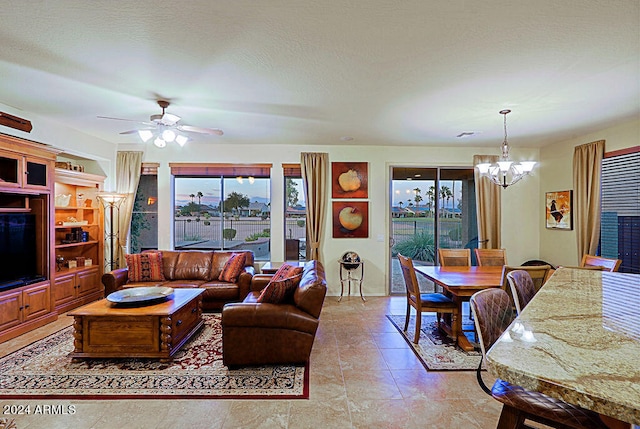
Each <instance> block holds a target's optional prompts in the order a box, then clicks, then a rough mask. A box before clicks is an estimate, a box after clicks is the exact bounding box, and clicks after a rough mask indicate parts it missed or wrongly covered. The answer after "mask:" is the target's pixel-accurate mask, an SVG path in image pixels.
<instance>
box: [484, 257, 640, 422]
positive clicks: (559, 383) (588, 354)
mask: <svg viewBox="0 0 640 429" xmlns="http://www.w3.org/2000/svg"><path fill="white" fill-rule="evenodd" d="M639 357H640V275H637V274H626V273H610V272H602V271H594V270H580V269H572V268H559V269H558V270H556V271H555V272H554V274H553V275H552V276H551V277H550V279H549V280H548V281H547V282H546V283H545V284H544V286H543V287H542V288H541V289H540V291H538V293H537V294H536V295H535V296H534V297H533V299H532V300H531V301H530V302H529V304H528V305H527V306H526V307H525V308H524V310H523V311H522V312H521V313H520V315H519V316H518V317H517V318H515V320H514V321H513V323H512V324H511V325H510V326H509V328H508V329H507V330H506V331H505V333H503V334H502V336H501V337H500V338H499V339H498V340H497V341H496V342H495V344H494V345H493V347H492V348H491V349H490V350H489V351H488V353H487V366H488V370H489V372H490V373H491V374H492V375H493V376H495V377H499V378H501V379H503V380H505V381H508V382H509V383H512V384H516V385H519V386H522V387H524V388H525V389H529V390H534V391H538V392H542V393H544V394H546V395H548V396H552V397H555V398H558V399H561V400H563V401H565V402H568V403H571V404H575V405H579V406H581V407H583V408H587V409H589V410H593V411H595V412H597V413H600V414H601V415H603V416H608V417H610V418H613V419H617V420H618V421H621V422H626V423H627V424H629V426H626V427H630V426H631V424H634V425H640V360H639ZM634 427H635V426H634Z"/></svg>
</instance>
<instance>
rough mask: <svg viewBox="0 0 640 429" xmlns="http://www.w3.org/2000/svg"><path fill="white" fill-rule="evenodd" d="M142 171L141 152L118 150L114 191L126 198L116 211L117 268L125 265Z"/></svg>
mask: <svg viewBox="0 0 640 429" xmlns="http://www.w3.org/2000/svg"><path fill="white" fill-rule="evenodd" d="M141 171H142V152H118V156H117V158H116V192H118V193H119V194H126V195H127V198H126V199H125V200H124V201H123V202H122V204H121V205H120V209H119V213H118V218H117V221H118V231H119V237H118V247H117V249H116V250H117V251H116V254H117V255H118V256H117V261H118V268H122V267H125V266H126V265H127V264H126V260H125V257H124V255H125V253H126V246H127V241H128V237H129V227H130V225H131V215H132V213H133V203H134V200H135V198H136V191H137V190H138V182H140V172H141Z"/></svg>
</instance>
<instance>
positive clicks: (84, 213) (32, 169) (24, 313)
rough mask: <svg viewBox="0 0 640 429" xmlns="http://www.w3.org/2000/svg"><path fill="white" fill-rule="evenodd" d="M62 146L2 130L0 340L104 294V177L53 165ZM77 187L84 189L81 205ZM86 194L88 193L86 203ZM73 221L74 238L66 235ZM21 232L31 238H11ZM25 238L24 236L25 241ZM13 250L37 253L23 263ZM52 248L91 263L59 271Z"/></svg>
mask: <svg viewBox="0 0 640 429" xmlns="http://www.w3.org/2000/svg"><path fill="white" fill-rule="evenodd" d="M60 153H61V150H59V149H56V148H53V147H51V146H48V145H45V144H40V143H36V142H32V141H29V140H24V139H21V138H18V137H14V136H9V135H5V134H0V216H2V217H3V218H4V219H6V221H3V224H2V228H4V229H5V231H3V232H2V233H3V236H2V237H1V238H2V240H3V243H0V244H1V246H0V249H1V251H2V254H0V258H4V260H3V261H0V269H2V270H3V272H2V273H0V275H1V276H2V277H0V280H1V281H0V343H2V342H4V341H6V340H9V339H11V338H14V337H17V336H18V335H21V334H24V333H26V332H28V331H30V330H32V329H35V328H37V327H40V326H43V325H45V324H47V323H50V322H52V321H54V320H55V319H56V318H57V317H58V314H59V313H62V312H65V311H67V310H70V309H72V308H75V307H78V306H80V305H83V304H85V303H87V302H90V301H93V300H96V299H100V298H102V297H103V287H102V285H101V283H100V277H101V275H102V271H103V269H102V263H103V250H102V249H103V239H104V229H103V228H104V226H103V220H102V219H103V217H102V216H103V215H102V209H101V208H100V204H99V203H98V201H97V200H96V199H95V193H96V192H98V191H100V190H101V189H102V186H103V182H104V177H102V176H96V175H92V174H85V173H80V172H75V171H69V172H65V171H59V170H58V171H57V170H56V168H55V165H56V158H57V156H58V154H60ZM63 192H64V193H66V194H65V195H70V197H69V201H70V202H69V203H68V204H66V205H65V206H63V207H56V204H55V202H56V195H57V194H58V193H60V194H62V193H63ZM78 194H83V197H84V198H83V200H82V201H83V203H82V206H81V207H78V201H79V200H78V198H77V197H78ZM87 199H92V202H91V204H90V206H89V205H88V203H86V200H87ZM12 215H16V216H12ZM26 218H28V219H29V220H28V222H27V221H24V223H25V224H27V223H28V225H29V226H28V227H19V228H22V229H19V232H17V233H15V234H14V231H13V229H14V226H13V225H15V224H19V223H20V222H23V219H26ZM69 219H71V221H70V220H69ZM73 220H75V221H77V222H78V224H75V225H74V223H73V222H72V221H73ZM73 228H75V230H74V232H75V233H76V235H78V237H77V238H78V239H77V240H75V239H74V238H73V237H70V240H66V238H67V234H70V233H71V232H72V229H73ZM0 230H1V229H0ZM7 230H11V232H7ZM23 230H27V231H28V233H25V232H24V231H23ZM82 232H86V234H82ZM23 235H24V236H28V237H29V239H25V240H22V239H21V238H16V237H22V236H23ZM34 235H35V239H34V237H33V236H34ZM85 239H86V240H85ZM22 241H29V243H28V246H27V245H23V243H22ZM24 249H27V250H24ZM18 250H22V253H23V254H24V255H29V257H27V259H29V258H33V259H34V260H35V261H33V260H31V259H29V261H28V263H24V264H23V263H22V260H23V259H20V258H22V257H21V256H19V255H22V254H21V253H20V252H19V251H18ZM56 256H62V257H63V258H64V259H65V261H68V260H74V261H76V257H81V258H80V260H82V257H84V258H85V260H87V259H91V264H90V265H87V266H85V265H84V263H83V264H82V265H81V266H79V267H76V268H68V267H67V266H64V267H63V266H61V267H60V271H56ZM16 258H17V259H16ZM14 264H15V266H19V267H20V269H17V270H15V271H16V274H15V276H14V277H16V278H15V279H14V278H13V277H12V275H13V274H12V272H13V271H14V266H13V265H14ZM24 267H28V270H27V271H28V275H24V274H25V272H23V271H25V270H26V268H24Z"/></svg>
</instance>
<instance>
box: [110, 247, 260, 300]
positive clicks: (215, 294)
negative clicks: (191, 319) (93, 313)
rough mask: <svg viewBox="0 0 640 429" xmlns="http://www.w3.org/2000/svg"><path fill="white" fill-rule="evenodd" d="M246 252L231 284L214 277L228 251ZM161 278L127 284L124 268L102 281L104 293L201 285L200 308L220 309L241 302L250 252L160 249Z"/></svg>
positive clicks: (248, 281) (249, 270)
mask: <svg viewBox="0 0 640 429" xmlns="http://www.w3.org/2000/svg"><path fill="white" fill-rule="evenodd" d="M240 252H243V253H246V254H247V256H246V259H245V267H244V271H243V272H241V273H240V275H239V276H238V279H237V280H236V282H235V283H229V282H224V281H221V280H218V276H219V275H220V272H221V271H222V268H223V267H224V264H225V263H226V262H227V260H229V257H230V256H231V254H232V253H240ZM162 263H163V266H164V267H163V268H164V277H165V279H166V280H165V281H160V282H136V283H130V282H129V281H128V280H129V276H128V269H127V268H120V269H117V270H113V271H111V272H109V273H105V274H104V275H103V276H102V283H103V284H104V286H105V293H106V294H107V295H108V294H110V293H111V292H114V291H117V290H120V289H122V288H126V287H142V286H168V287H173V288H202V289H205V291H204V293H203V294H202V309H203V310H205V311H207V310H220V309H221V308H222V307H223V306H224V304H226V303H228V302H239V301H242V300H243V299H244V298H245V297H246V296H247V295H248V293H249V290H250V287H251V279H252V278H253V275H254V274H255V270H254V267H253V252H252V251H250V250H246V251H237V252H232V251H225V250H210V251H197V250H162Z"/></svg>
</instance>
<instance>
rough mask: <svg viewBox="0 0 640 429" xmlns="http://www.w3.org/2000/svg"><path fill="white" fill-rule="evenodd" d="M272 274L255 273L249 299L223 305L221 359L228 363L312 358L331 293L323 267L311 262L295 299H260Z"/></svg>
mask: <svg viewBox="0 0 640 429" xmlns="http://www.w3.org/2000/svg"><path fill="white" fill-rule="evenodd" d="M270 278H271V276H270V275H265V274H258V275H256V276H254V277H253V278H252V281H251V292H249V294H248V295H247V297H246V298H245V299H244V301H243V302H241V303H231V304H226V305H225V306H224V308H223V309H222V359H223V363H224V364H225V365H227V366H228V367H237V366H246V365H269V364H296V363H305V362H307V361H308V360H309V355H310V354H311V348H312V346H313V341H314V339H315V336H316V331H317V329H318V324H319V322H320V319H319V318H320V311H321V310H322V305H323V303H324V297H325V295H326V293H327V282H326V277H325V273H324V267H323V266H322V264H321V263H320V262H318V261H309V262H307V263H306V264H305V267H304V271H303V272H302V278H301V280H300V283H299V285H298V287H297V288H296V290H295V292H294V293H293V297H292V298H290V300H289V301H288V302H286V303H283V304H268V303H258V302H256V300H257V299H258V296H259V295H260V291H261V290H262V289H263V288H264V287H265V286H266V285H267V283H269V280H270Z"/></svg>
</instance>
